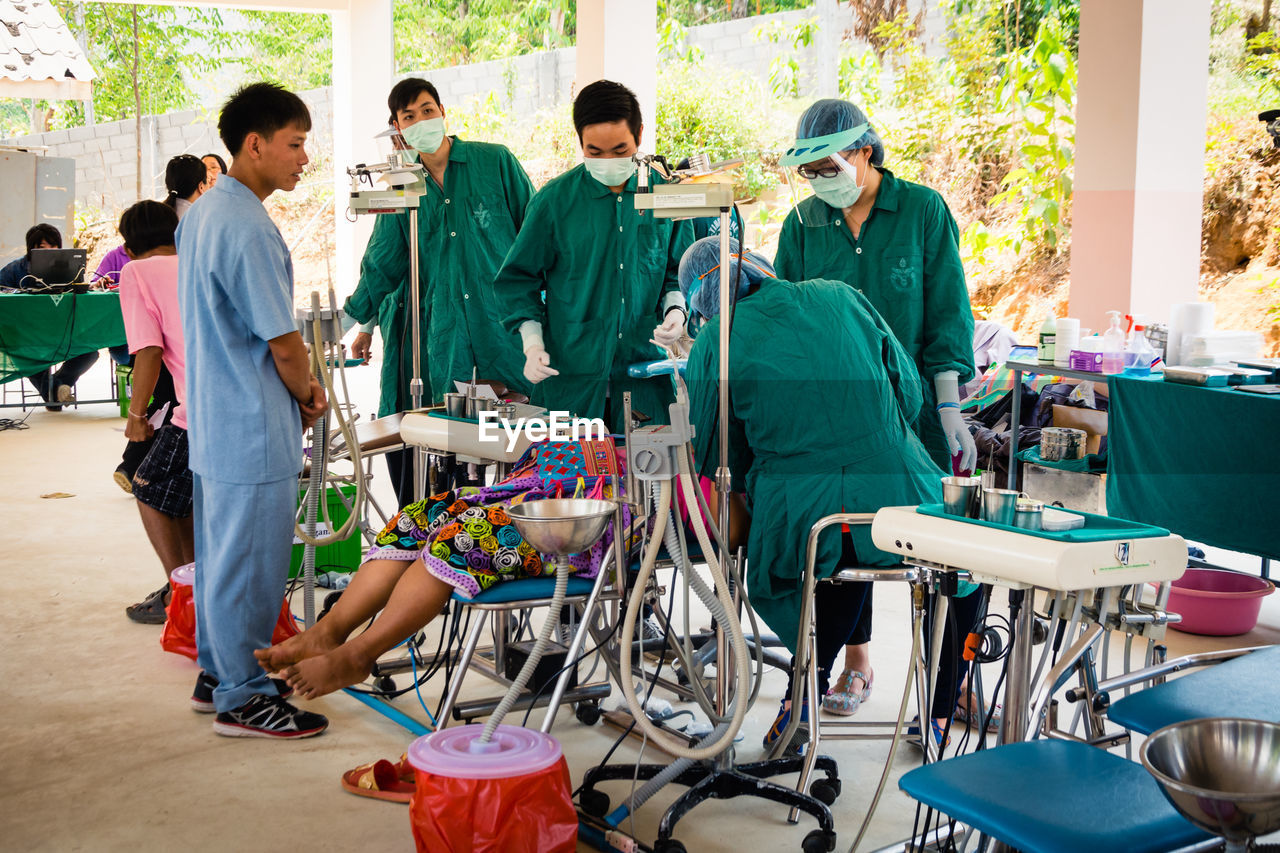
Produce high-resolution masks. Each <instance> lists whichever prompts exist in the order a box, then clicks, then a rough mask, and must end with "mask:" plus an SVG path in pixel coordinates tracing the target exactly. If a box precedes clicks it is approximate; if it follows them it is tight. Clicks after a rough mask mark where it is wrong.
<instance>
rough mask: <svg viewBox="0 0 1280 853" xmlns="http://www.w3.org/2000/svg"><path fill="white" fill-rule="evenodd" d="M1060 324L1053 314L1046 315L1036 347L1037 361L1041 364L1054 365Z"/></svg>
mask: <svg viewBox="0 0 1280 853" xmlns="http://www.w3.org/2000/svg"><path fill="white" fill-rule="evenodd" d="M1057 335H1058V322H1057V320H1055V319H1054V318H1053V315H1052V314H1046V315H1045V318H1044V323H1043V324H1041V326H1040V340H1039V343H1038V345H1037V346H1036V361H1038V362H1040V363H1041V364H1053V359H1054V353H1055V349H1054V345H1055V343H1056V341H1057Z"/></svg>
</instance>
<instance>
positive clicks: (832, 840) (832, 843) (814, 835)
mask: <svg viewBox="0 0 1280 853" xmlns="http://www.w3.org/2000/svg"><path fill="white" fill-rule="evenodd" d="M800 849H801V850H803V851H804V853H827V852H828V851H829V850H834V849H836V834H835V833H834V832H832V833H827V832H823V831H822V830H821V829H815V830H814V831H813V832H810V833H809V834H808V835H806V836H805V837H804V841H803V842H801V844H800Z"/></svg>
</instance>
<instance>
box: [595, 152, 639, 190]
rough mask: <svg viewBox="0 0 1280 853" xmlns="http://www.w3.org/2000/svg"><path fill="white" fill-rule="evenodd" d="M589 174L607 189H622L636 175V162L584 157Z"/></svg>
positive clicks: (621, 158) (622, 158)
mask: <svg viewBox="0 0 1280 853" xmlns="http://www.w3.org/2000/svg"><path fill="white" fill-rule="evenodd" d="M582 162H583V165H585V166H586V167H587V174H589V175H590V176H591V177H593V178H595V179H596V180H597V181H599V182H600V183H602V184H604V185H605V186H606V187H620V186H622V185H623V184H625V183H626V182H627V181H629V180H631V176H632V175H634V174H635V173H636V161H635V160H632V159H631V158H630V157H584V158H583V160H582Z"/></svg>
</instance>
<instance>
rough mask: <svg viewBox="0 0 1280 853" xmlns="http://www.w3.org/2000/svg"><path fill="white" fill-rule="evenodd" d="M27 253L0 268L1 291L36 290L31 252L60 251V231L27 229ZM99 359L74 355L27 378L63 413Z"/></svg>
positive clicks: (45, 227)
mask: <svg viewBox="0 0 1280 853" xmlns="http://www.w3.org/2000/svg"><path fill="white" fill-rule="evenodd" d="M26 242H27V253H26V254H25V255H23V256H22V257H20V258H18V259H16V260H13V261H10V262H9V263H8V264H6V265H5V267H4V269H0V290H23V289H28V288H32V287H36V286H37V285H38V282H37V281H36V280H35V279H34V278H31V276H30V269H31V252H32V250H34V249H61V248H62V234H61V233H60V232H59V231H58V229H57V228H55V227H53V226H52V225H50V224H48V223H47V222H42V223H40V224H39V225H33V226H31V227H30V228H29V229H27V241H26ZM97 360H98V353H97V352H96V351H95V352H86V353H82V354H81V355H77V356H73V357H72V358H69V359H67V360H66V361H64V362H62V365H61V366H60V367H58V369H57V370H56V371H51V369H50V368H48V367H46V368H45V369H44V370H40V371H37V372H36V373H32V374H30V375H29V376H27V380H28V381H29V382H30V383H31V384H32V385H33V386H34V387H35V389H36V392H37V393H38V394H39V395H40V399H42V400H44V401H45V403H49V404H51V405H49V406H47V408H48V409H49V411H51V412H60V411H62V406H61V405H60V404H62V403H74V402H75V399H76V395H75V391H74V390H73V389H74V387H75V384H76V382H78V381H79V380H80V377H81V376H83V375H84V374H85V372H86V371H88V370H89V368H90V367H93V364H94V362H96V361H97Z"/></svg>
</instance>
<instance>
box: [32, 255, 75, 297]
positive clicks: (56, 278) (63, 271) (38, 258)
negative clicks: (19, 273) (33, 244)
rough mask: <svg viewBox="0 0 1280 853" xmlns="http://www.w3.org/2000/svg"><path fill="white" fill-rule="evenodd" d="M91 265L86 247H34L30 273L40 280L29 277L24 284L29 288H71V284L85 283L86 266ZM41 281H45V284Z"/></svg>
mask: <svg viewBox="0 0 1280 853" xmlns="http://www.w3.org/2000/svg"><path fill="white" fill-rule="evenodd" d="M88 265H89V252H88V251H87V250H86V249H32V250H31V268H30V269H29V270H28V273H27V274H28V275H30V276H32V277H33V278H36V279H39V281H31V279H27V280H26V281H24V282H23V285H24V287H25V288H26V289H28V290H39V289H51V288H54V287H60V289H65V290H70V289H71V287H70V285H73V284H82V283H84V274H85V268H86V267H87V266H88ZM40 282H44V284H43V286H42V285H41V284H40Z"/></svg>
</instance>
